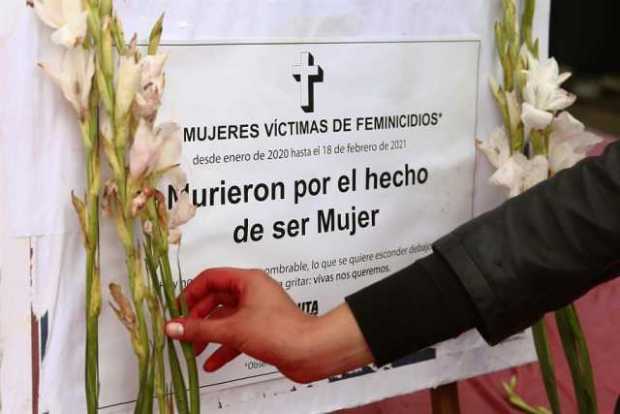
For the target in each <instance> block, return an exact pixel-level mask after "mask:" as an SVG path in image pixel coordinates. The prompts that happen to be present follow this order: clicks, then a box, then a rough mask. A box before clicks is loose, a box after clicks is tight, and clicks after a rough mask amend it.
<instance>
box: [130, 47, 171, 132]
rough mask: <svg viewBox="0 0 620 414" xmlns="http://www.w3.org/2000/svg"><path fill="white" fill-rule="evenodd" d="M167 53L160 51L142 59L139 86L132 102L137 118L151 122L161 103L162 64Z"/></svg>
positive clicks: (162, 86)
mask: <svg viewBox="0 0 620 414" xmlns="http://www.w3.org/2000/svg"><path fill="white" fill-rule="evenodd" d="M167 58H168V55H166V54H164V53H160V54H157V55H153V56H146V57H144V58H143V59H142V72H141V76H140V86H139V88H138V92H137V94H136V99H135V102H134V113H135V114H136V116H137V117H139V118H146V119H147V120H149V121H151V122H153V121H154V119H155V115H156V114H157V110H158V109H159V106H160V105H161V96H162V94H163V91H164V85H165V76H164V71H163V69H164V64H165V63H166V59H167Z"/></svg>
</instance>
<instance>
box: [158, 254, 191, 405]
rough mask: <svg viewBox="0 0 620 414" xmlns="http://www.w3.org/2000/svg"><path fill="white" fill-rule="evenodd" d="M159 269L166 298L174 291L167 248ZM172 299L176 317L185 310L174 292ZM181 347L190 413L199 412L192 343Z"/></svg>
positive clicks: (172, 308) (172, 314) (170, 302)
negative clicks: (187, 383) (181, 308)
mask: <svg viewBox="0 0 620 414" xmlns="http://www.w3.org/2000/svg"><path fill="white" fill-rule="evenodd" d="M160 260H161V269H162V275H163V278H162V279H163V282H164V290H166V291H167V295H166V296H167V298H169V297H170V292H174V290H173V289H174V282H173V279H172V270H171V267H170V259H169V257H168V249H166V254H165V255H162V256H161V258H160ZM171 296H172V300H171V301H168V303H167V305H168V311H169V312H170V315H171V316H172V317H173V318H178V317H180V316H182V315H183V314H185V313H186V312H181V311H180V310H179V308H178V305H177V302H176V300H175V299H174V293H172V295H171ZM181 348H182V349H183V356H184V357H185V364H186V368H187V374H188V377H189V399H190V411H189V412H190V414H200V387H199V383H198V367H197V366H196V356H195V355H194V350H193V347H192V344H190V343H186V342H183V343H182V344H181Z"/></svg>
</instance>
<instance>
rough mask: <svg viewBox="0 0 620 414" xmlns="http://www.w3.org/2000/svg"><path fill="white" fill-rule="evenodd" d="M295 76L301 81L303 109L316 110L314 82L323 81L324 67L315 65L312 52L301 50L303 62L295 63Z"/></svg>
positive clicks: (307, 110)
mask: <svg viewBox="0 0 620 414" xmlns="http://www.w3.org/2000/svg"><path fill="white" fill-rule="evenodd" d="M293 78H295V80H296V81H297V82H299V87H300V93H301V109H303V111H304V112H314V83H315V82H323V68H321V67H320V66H318V65H316V66H315V65H314V56H312V53H310V52H301V63H300V64H299V65H293Z"/></svg>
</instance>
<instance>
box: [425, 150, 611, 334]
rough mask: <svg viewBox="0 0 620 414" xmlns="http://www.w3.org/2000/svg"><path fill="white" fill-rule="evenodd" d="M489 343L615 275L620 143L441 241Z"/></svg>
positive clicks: (439, 247) (442, 250) (439, 250)
mask: <svg viewBox="0 0 620 414" xmlns="http://www.w3.org/2000/svg"><path fill="white" fill-rule="evenodd" d="M434 248H435V251H436V252H437V254H439V255H441V257H442V258H443V259H444V260H445V261H446V262H447V263H448V264H449V266H450V267H451V269H452V271H453V272H454V273H455V274H456V275H457V277H458V278H459V280H460V282H461V283H462V285H463V286H464V288H465V290H466V291H467V294H468V295H469V297H470V299H471V301H472V303H473V304H474V307H475V308H476V311H477V312H476V313H477V314H478V317H479V320H478V322H477V325H478V326H477V327H478V330H479V331H480V333H481V334H482V335H483V336H484V338H485V339H486V340H487V341H488V342H489V343H491V344H495V343H497V342H499V341H501V340H502V339H504V338H506V337H508V336H510V335H512V334H514V333H516V332H519V331H520V330H522V329H525V328H526V327H528V326H530V325H531V324H532V323H533V322H534V321H536V320H538V319H539V318H540V317H541V316H542V315H543V314H545V313H546V312H548V311H550V310H554V309H557V308H560V307H562V306H564V305H567V304H569V303H571V302H572V301H574V300H575V299H576V298H578V297H579V296H581V295H583V294H584V293H585V292H587V291H588V290H590V289H591V288H593V287H594V286H596V285H598V284H600V283H603V282H605V281H607V280H610V279H612V278H613V277H615V276H617V274H618V272H619V270H620V261H619V259H620V143H615V144H612V145H610V146H609V147H608V149H607V150H606V152H605V153H604V154H603V155H602V156H600V157H596V158H590V159H587V160H584V161H582V162H581V163H579V164H578V165H576V166H575V167H573V168H571V169H569V170H565V171H563V172H561V173H559V174H557V175H556V176H555V177H553V178H552V179H550V180H547V181H545V182H544V183H541V184H539V185H538V186H536V187H534V188H532V189H531V190H529V191H527V192H526V193H524V194H522V195H520V196H519V197H515V198H513V199H511V200H509V201H507V202H506V203H505V204H503V205H502V206H501V207H499V208H497V209H495V210H493V211H491V212H489V213H487V214H484V215H482V216H480V217H478V218H477V219H474V220H472V221H471V222H469V223H467V224H465V225H464V226H462V227H460V228H458V229H457V230H455V231H454V232H452V233H451V234H449V235H447V236H445V237H444V238H442V239H440V240H439V241H437V242H436V243H435V246H434Z"/></svg>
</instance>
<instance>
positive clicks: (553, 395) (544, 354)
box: [532, 319, 561, 414]
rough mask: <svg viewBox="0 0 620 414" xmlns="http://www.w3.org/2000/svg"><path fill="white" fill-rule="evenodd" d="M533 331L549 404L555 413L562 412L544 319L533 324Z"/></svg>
mask: <svg viewBox="0 0 620 414" xmlns="http://www.w3.org/2000/svg"><path fill="white" fill-rule="evenodd" d="M532 332H533V334H534V345H535V346H536V355H537V356H538V362H539V364H540V371H541V373H542V377H543V382H544V384H545V390H546V391H547V398H548V399H549V404H550V405H551V411H552V412H553V414H560V413H561V410H560V397H559V394H558V384H557V380H556V378H555V370H554V367H553V359H552V357H551V350H550V348H549V338H548V336H547V330H546V328H545V321H544V319H541V320H539V321H538V322H536V323H535V324H534V325H533V326H532Z"/></svg>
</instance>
